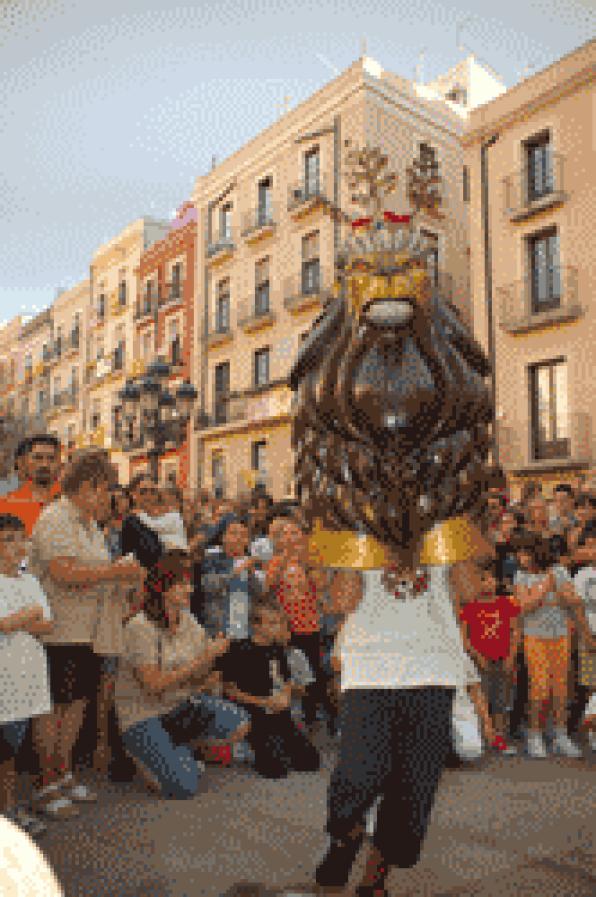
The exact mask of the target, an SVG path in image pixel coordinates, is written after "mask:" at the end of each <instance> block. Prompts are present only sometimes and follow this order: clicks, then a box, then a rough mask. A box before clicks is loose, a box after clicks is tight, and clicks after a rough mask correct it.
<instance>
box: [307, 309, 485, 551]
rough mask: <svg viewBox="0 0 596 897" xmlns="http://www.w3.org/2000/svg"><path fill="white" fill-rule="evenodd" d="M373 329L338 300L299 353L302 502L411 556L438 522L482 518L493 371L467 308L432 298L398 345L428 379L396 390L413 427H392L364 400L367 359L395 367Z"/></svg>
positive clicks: (330, 521) (333, 522) (327, 519)
mask: <svg viewBox="0 0 596 897" xmlns="http://www.w3.org/2000/svg"><path fill="white" fill-rule="evenodd" d="M364 329H365V331H366V332H364V335H362V333H361V330H360V327H359V324H358V323H357V322H356V321H355V319H354V318H353V316H352V315H351V314H350V313H349V311H348V309H347V307H346V304H345V302H344V300H343V299H341V298H335V299H332V300H330V301H329V302H328V303H327V305H326V306H325V308H324V310H323V312H322V314H321V315H320V316H319V317H318V318H317V319H316V320H315V321H314V323H313V325H312V327H311V330H310V332H309V335H308V337H307V338H306V339H305V341H304V343H303V344H302V346H301V348H300V352H299V354H298V357H297V359H296V361H295V364H294V366H293V369H292V372H291V375H290V382H291V385H292V388H293V390H295V392H296V404H295V408H296V411H295V418H294V426H293V443H294V449H295V452H296V478H297V486H298V495H299V498H300V501H301V504H302V507H303V509H304V511H305V514H306V516H307V518H309V519H311V520H314V519H315V518H320V519H321V520H322V522H323V523H324V525H325V526H328V527H330V528H340V529H346V528H348V529H352V530H354V529H355V530H359V531H362V532H365V533H369V534H371V535H373V536H376V537H377V538H378V539H380V540H381V541H383V542H384V543H386V544H391V545H394V546H396V547H401V548H404V549H405V547H406V546H411V545H415V544H417V543H418V542H419V540H420V539H421V537H422V535H423V534H424V532H426V531H427V530H428V529H429V528H430V527H431V526H432V525H433V524H434V523H436V522H437V521H439V520H443V519H446V518H448V517H451V516H454V515H457V514H462V513H469V514H471V515H472V516H477V515H479V514H480V512H481V502H482V493H483V491H484V490H485V488H486V485H487V480H488V478H489V475H490V473H489V467H488V465H487V456H488V449H489V444H490V433H489V427H490V423H491V421H492V411H491V407H492V406H491V399H490V393H489V390H488V388H487V384H486V377H487V376H488V374H489V373H490V368H489V364H488V361H487V359H486V356H485V355H484V352H483V350H482V348H481V347H480V346H479V345H478V343H477V342H476V341H475V340H474V338H473V336H472V335H471V334H470V332H469V331H468V329H467V327H466V325H465V324H464V322H463V321H462V319H461V317H460V315H459V312H458V310H457V309H456V308H455V307H454V306H453V305H452V304H451V303H449V302H446V301H445V300H443V299H441V298H440V297H439V296H437V295H435V296H433V297H432V298H431V300H430V303H429V307H428V309H427V310H426V312H425V314H424V315H422V313H420V314H419V315H418V318H417V323H416V326H415V327H413V330H412V335H411V337H410V339H409V342H407V341H406V342H404V343H403V346H402V349H401V350H400V351H402V352H403V353H405V352H406V351H407V352H409V353H410V356H411V357H412V361H411V370H414V371H419V372H420V383H419V384H416V383H414V384H412V385H411V388H410V386H409V385H407V384H404V383H403V382H401V381H400V382H398V383H396V384H395V388H396V390H397V394H398V397H399V396H401V398H400V399H399V401H402V404H403V408H404V413H406V412H407V413H408V414H409V415H410V418H411V420H412V421H413V426H412V427H410V429H409V430H407V431H400V432H399V433H397V432H391V431H390V430H387V429H386V428H384V427H381V426H380V425H379V424H378V423H376V424H375V422H374V421H373V420H372V418H371V417H369V416H368V415H367V410H366V406H364V408H363V406H362V404H358V402H356V401H355V399H354V394H355V393H354V389H353V384H354V379H355V376H356V373H357V372H358V371H359V370H361V369H362V364H363V359H369V361H368V362H367V363H368V364H369V367H370V366H371V365H373V367H374V364H377V366H378V370H379V377H382V376H384V374H385V373H386V372H387V371H388V369H389V368H388V366H390V362H387V361H386V358H387V357H388V356H387V352H389V353H391V351H392V349H391V347H389V348H387V347H386V344H381V342H379V341H378V337H375V332H374V328H373V329H369V330H366V328H364ZM367 353H368V354H367ZM371 359H372V360H371ZM359 365H360V367H359ZM402 379H403V378H402ZM425 381H428V382H425ZM417 389H419V391H420V395H421V396H422V397H423V400H421V402H419V403H418V405H419V406H421V407H416V396H417V393H416V390H417ZM408 390H409V392H408ZM406 394H407V395H406ZM425 402H426V403H427V404H425ZM408 403H409V404H408ZM412 409H413V410H412Z"/></svg>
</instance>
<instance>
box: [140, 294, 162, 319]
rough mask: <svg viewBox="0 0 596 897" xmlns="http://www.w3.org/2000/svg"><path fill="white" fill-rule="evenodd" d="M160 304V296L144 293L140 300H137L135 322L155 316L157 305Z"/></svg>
mask: <svg viewBox="0 0 596 897" xmlns="http://www.w3.org/2000/svg"><path fill="white" fill-rule="evenodd" d="M159 303H160V297H159V294H157V293H143V295H142V296H141V297H140V298H139V299H137V303H136V307H135V321H140V320H142V319H143V318H147V317H150V316H151V315H153V314H155V308H156V305H158V304H159Z"/></svg>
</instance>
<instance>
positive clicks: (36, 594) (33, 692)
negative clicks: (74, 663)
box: [0, 573, 52, 723]
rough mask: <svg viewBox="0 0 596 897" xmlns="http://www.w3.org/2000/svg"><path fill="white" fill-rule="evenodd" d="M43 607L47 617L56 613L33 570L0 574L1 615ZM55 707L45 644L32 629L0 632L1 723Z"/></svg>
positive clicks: (27, 717) (29, 716) (37, 714)
mask: <svg viewBox="0 0 596 897" xmlns="http://www.w3.org/2000/svg"><path fill="white" fill-rule="evenodd" d="M35 605H39V606H41V607H42V608H43V616H44V620H51V619H52V615H51V612H50V606H49V604H48V601H47V598H46V596H45V594H44V592H43V589H42V588H41V586H40V584H39V582H38V580H37V579H36V578H35V577H34V576H31V574H29V573H22V574H21V575H20V576H15V577H12V576H3V575H2V574H0V617H9V616H12V614H16V613H18V612H19V611H22V610H24V609H25V608H28V607H34V606H35ZM51 709H52V701H51V698H50V689H49V684H48V664H47V659H46V652H45V649H44V647H43V645H42V643H41V642H40V641H39V640H38V639H37V638H36V637H35V636H34V635H30V634H29V633H28V632H10V633H6V634H4V633H1V634H0V723H9V722H14V721H15V720H21V719H30V718H31V717H32V716H40V715H41V714H43V713H48V712H49V711H50V710H51Z"/></svg>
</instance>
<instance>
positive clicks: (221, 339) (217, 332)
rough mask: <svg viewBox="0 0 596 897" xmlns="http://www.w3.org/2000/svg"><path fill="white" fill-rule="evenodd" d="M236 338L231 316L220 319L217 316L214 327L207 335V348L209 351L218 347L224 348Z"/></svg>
mask: <svg viewBox="0 0 596 897" xmlns="http://www.w3.org/2000/svg"><path fill="white" fill-rule="evenodd" d="M233 338H234V331H233V329H232V326H231V324H230V316H229V314H228V315H227V316H226V317H225V318H219V317H218V316H217V315H215V319H214V321H213V327H212V329H210V330H209V332H208V333H207V346H208V348H209V349H212V348H215V347H216V346H223V345H224V344H225V343H229V342H230V341H231V340H232V339H233Z"/></svg>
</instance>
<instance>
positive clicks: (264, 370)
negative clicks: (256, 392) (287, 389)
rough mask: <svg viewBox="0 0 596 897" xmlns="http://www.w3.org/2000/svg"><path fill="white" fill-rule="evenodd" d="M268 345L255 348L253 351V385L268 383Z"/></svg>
mask: <svg viewBox="0 0 596 897" xmlns="http://www.w3.org/2000/svg"><path fill="white" fill-rule="evenodd" d="M270 355H271V350H270V349H269V347H266V348H264V349H257V351H256V352H255V353H254V363H253V383H254V385H255V386H267V384H268V383H269V358H270Z"/></svg>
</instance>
